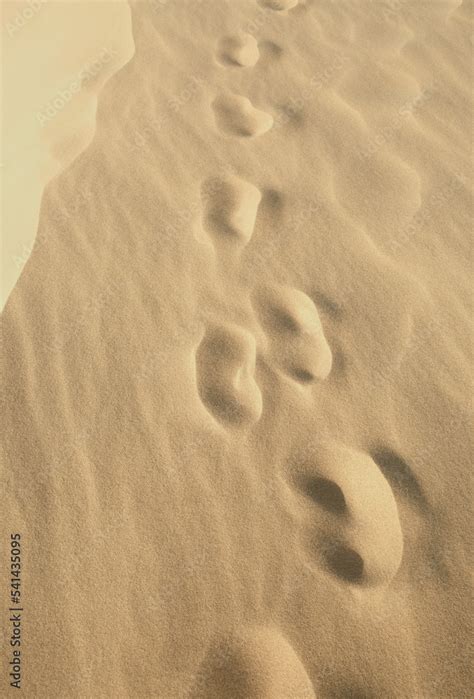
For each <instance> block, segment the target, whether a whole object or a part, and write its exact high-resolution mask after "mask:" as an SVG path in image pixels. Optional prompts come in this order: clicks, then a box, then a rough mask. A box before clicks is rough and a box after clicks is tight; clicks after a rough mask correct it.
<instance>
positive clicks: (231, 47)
mask: <svg viewBox="0 0 474 699" xmlns="http://www.w3.org/2000/svg"><path fill="white" fill-rule="evenodd" d="M218 57H219V60H220V61H221V63H224V64H225V65H234V66H240V67H241V68H248V67H251V66H254V65H255V64H256V63H257V61H258V59H259V58H260V53H259V50H258V43H257V40H256V39H255V37H254V36H252V35H251V34H247V33H246V32H241V33H240V34H234V35H233V36H226V37H224V38H223V39H221V41H220V42H219V48H218Z"/></svg>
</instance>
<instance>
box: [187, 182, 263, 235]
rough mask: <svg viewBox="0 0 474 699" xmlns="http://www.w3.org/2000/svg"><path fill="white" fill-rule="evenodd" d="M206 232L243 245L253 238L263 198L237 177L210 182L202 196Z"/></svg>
mask: <svg viewBox="0 0 474 699" xmlns="http://www.w3.org/2000/svg"><path fill="white" fill-rule="evenodd" d="M201 196H202V200H203V209H204V221H203V223H204V228H205V230H206V231H207V232H208V233H211V234H212V235H214V236H217V237H222V236H224V237H227V238H228V239H230V240H236V241H238V242H240V243H242V244H244V245H245V244H246V243H248V241H249V240H250V238H251V237H252V233H253V230H254V226H255V219H256V217H257V211H258V207H259V204H260V201H261V199H262V194H261V192H260V190H259V189H257V187H254V185H252V184H250V183H249V182H245V181H244V180H241V179H240V178H238V177H228V178H226V179H217V178H216V179H211V180H207V181H206V182H205V183H204V185H203V188H202V192H201Z"/></svg>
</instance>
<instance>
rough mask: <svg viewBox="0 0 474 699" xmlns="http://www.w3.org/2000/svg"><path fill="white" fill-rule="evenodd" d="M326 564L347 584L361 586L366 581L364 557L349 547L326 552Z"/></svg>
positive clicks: (341, 546) (339, 547) (338, 547)
mask: <svg viewBox="0 0 474 699" xmlns="http://www.w3.org/2000/svg"><path fill="white" fill-rule="evenodd" d="M326 563H327V565H328V566H329V568H330V570H331V572H333V573H334V574H335V575H337V576H338V577H339V578H341V579H342V580H344V581H345V582H348V583H352V584H355V585H357V584H361V583H362V582H363V579H364V561H363V560H362V557H361V556H360V555H359V554H358V553H357V551H354V549H351V548H349V547H348V546H343V545H340V546H337V547H336V548H334V549H331V550H330V551H328V552H326Z"/></svg>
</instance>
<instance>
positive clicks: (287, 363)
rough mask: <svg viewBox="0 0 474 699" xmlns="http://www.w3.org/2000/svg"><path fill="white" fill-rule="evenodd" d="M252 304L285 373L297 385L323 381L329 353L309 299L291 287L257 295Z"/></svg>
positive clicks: (268, 290)
mask: <svg viewBox="0 0 474 699" xmlns="http://www.w3.org/2000/svg"><path fill="white" fill-rule="evenodd" d="M255 305H256V308H257V310H258V313H259V317H260V320H261V322H262V325H263V327H264V328H265V330H266V331H267V333H268V334H269V335H270V336H271V338H272V340H273V344H274V346H275V350H276V351H275V357H276V358H277V360H278V361H279V362H280V363H281V364H282V366H283V368H284V370H285V371H286V373H288V374H289V375H290V376H292V377H293V378H294V379H295V380H296V381H299V382H300V383H312V382H313V381H316V380H317V379H325V378H326V377H327V376H328V375H329V372H330V371H331V367H332V352H331V349H330V347H329V345H328V342H327V340H326V337H325V335H324V331H323V327H322V324H321V320H320V317H319V313H318V310H317V308H316V306H315V304H314V303H313V301H312V300H311V299H310V298H309V296H307V295H306V294H305V293H304V292H303V291H299V290H298V289H293V288H291V287H276V288H273V287H272V288H269V289H264V290H261V291H259V292H258V293H257V295H256V297H255Z"/></svg>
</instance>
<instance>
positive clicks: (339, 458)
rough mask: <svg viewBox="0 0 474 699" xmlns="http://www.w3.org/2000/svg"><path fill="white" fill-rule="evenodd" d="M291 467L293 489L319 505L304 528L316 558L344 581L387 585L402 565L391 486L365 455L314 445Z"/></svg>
mask: <svg viewBox="0 0 474 699" xmlns="http://www.w3.org/2000/svg"><path fill="white" fill-rule="evenodd" d="M291 469H292V479H293V482H294V483H295V485H296V487H297V488H298V490H300V492H301V493H303V495H305V497H306V498H307V499H308V500H309V501H311V502H312V503H313V504H314V507H316V508H318V509H317V510H315V514H314V519H313V524H308V531H307V532H306V533H305V534H306V537H305V538H306V540H307V541H308V542H309V541H311V542H312V543H311V547H312V548H311V550H312V553H313V554H314V555H315V557H316V559H317V560H319V561H320V562H322V564H323V566H324V567H326V568H327V570H329V571H330V572H331V573H332V574H333V575H335V576H336V577H338V578H339V579H340V580H341V581H343V582H345V583H349V584H353V585H367V586H379V585H386V584H388V583H389V582H390V581H391V580H392V579H393V577H394V576H395V575H396V573H397V571H398V569H399V567H400V564H401V560H402V554H403V535H402V530H401V526H400V520H399V516H398V507H397V503H396V501H395V497H394V495H393V492H392V489H391V487H390V485H389V483H388V482H387V480H386V479H385V477H384V475H383V474H382V472H381V471H380V469H379V468H378V466H377V465H376V464H375V462H374V461H373V460H372V459H371V458H370V456H369V455H368V454H365V453H363V452H360V451H356V450H353V449H348V448H346V447H342V446H337V445H332V446H327V445H325V446H323V445H314V447H311V448H309V449H308V450H306V453H304V454H302V455H301V456H300V457H299V458H298V459H296V461H293V463H292V466H291ZM314 542H317V543H316V546H317V549H315V548H314V546H315V544H314Z"/></svg>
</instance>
